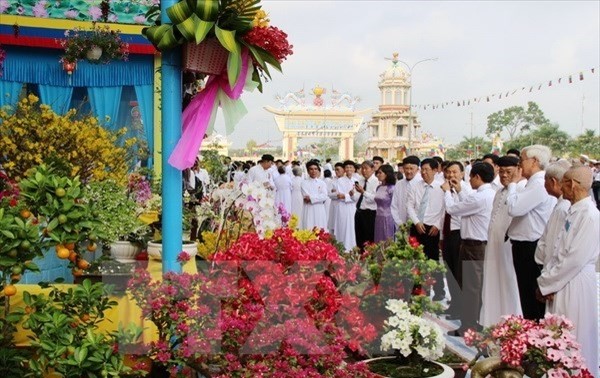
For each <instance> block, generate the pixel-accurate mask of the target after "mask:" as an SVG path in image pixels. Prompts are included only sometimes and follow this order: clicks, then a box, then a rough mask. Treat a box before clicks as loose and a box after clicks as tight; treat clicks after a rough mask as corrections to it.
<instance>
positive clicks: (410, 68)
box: [398, 58, 438, 155]
mask: <svg viewBox="0 0 600 378" xmlns="http://www.w3.org/2000/svg"><path fill="white" fill-rule="evenodd" d="M437 60H438V58H427V59H423V60H419V61H418V62H417V63H415V64H413V65H412V66H411V65H410V64H408V63H406V62H403V61H401V60H398V62H400V63H402V64H404V66H406V68H407V69H408V74H409V75H410V89H409V91H408V118H409V122H410V124H409V127H408V152H407V155H410V154H412V152H413V151H412V136H413V132H416V128H414V127H413V123H414V121H413V115H412V88H413V83H412V73H413V70H414V69H415V67H416V66H417V65H418V64H420V63H423V62H428V61H437Z"/></svg>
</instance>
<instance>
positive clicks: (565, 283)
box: [537, 167, 600, 377]
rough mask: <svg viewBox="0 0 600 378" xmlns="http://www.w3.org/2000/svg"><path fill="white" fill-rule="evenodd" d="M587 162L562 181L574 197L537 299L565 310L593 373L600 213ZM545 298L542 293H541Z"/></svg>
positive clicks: (567, 193)
mask: <svg viewBox="0 0 600 378" xmlns="http://www.w3.org/2000/svg"><path fill="white" fill-rule="evenodd" d="M591 187H592V172H591V170H590V169H589V167H577V168H571V169H570V170H569V171H567V173H565V175H564V177H563V180H562V191H563V196H564V198H566V199H567V200H569V201H570V202H571V208H570V209H569V212H568V214H567V218H566V220H565V224H564V228H563V232H564V235H563V237H562V238H561V240H560V246H559V250H558V255H556V256H554V257H553V258H552V259H551V261H550V262H548V264H547V265H546V266H545V267H544V269H543V270H542V274H541V275H540V276H539V277H538V279H537V282H538V285H539V288H538V291H537V294H538V299H544V300H546V309H547V311H548V312H550V313H554V314H559V315H564V316H566V317H567V318H569V319H570V320H571V321H572V322H573V324H574V326H575V331H574V332H575V336H576V338H577V341H578V342H579V343H580V344H581V352H582V355H583V357H584V358H585V362H586V365H587V367H588V369H589V370H590V372H591V373H592V376H594V377H600V372H599V369H598V287H597V274H596V271H595V264H596V261H597V260H598V254H599V253H600V232H598V230H600V213H599V212H598V209H597V208H596V204H595V203H594V201H593V200H592V199H591V197H590V196H589V191H590V188H591ZM540 297H542V298H540Z"/></svg>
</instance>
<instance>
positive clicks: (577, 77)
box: [412, 67, 597, 110]
mask: <svg viewBox="0 0 600 378" xmlns="http://www.w3.org/2000/svg"><path fill="white" fill-rule="evenodd" d="M586 71H587V70H586ZM586 71H579V73H578V74H570V75H567V76H563V77H559V78H558V79H556V80H548V81H544V82H542V83H538V84H536V85H531V86H523V87H521V88H517V89H513V90H509V91H506V92H505V91H502V92H498V93H494V94H491V95H486V96H479V97H474V98H469V99H465V100H455V101H447V102H442V103H437V104H415V105H412V107H413V108H414V109H422V110H435V109H445V108H449V107H451V106H457V107H460V106H470V105H471V104H478V103H480V102H490V101H493V100H501V99H502V98H506V97H508V96H512V95H514V94H516V93H517V92H525V91H528V92H529V93H531V92H533V91H534V90H535V91H541V90H542V88H547V87H552V86H556V85H560V84H567V83H568V84H573V82H575V81H583V79H584V75H583V74H584V72H586ZM589 71H590V73H591V74H595V73H596V71H597V68H595V67H594V68H591V69H590V70H589Z"/></svg>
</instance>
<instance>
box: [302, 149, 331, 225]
mask: <svg viewBox="0 0 600 378" xmlns="http://www.w3.org/2000/svg"><path fill="white" fill-rule="evenodd" d="M306 169H307V171H308V176H309V177H308V178H307V179H306V180H304V181H302V188H301V190H302V197H303V199H304V208H303V209H302V227H301V228H302V229H305V230H312V229H313V228H315V227H317V228H322V229H324V230H325V231H327V211H326V210H325V201H326V200H327V198H328V197H327V184H325V182H324V181H323V180H321V179H320V178H319V177H320V176H321V167H319V164H318V163H317V162H315V161H309V162H308V163H306Z"/></svg>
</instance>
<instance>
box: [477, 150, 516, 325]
mask: <svg viewBox="0 0 600 378" xmlns="http://www.w3.org/2000/svg"><path fill="white" fill-rule="evenodd" d="M498 167H499V170H498V176H499V177H500V183H501V184H502V185H503V188H502V189H500V190H498V191H497V192H496V196H495V197H494V205H493V208H492V216H491V220H490V227H489V228H488V243H487V246H486V248H485V258H484V259H483V284H482V293H481V313H480V314H479V324H481V325H482V326H483V327H489V326H491V325H493V324H496V323H498V322H499V321H500V320H501V318H502V316H504V315H510V314H512V315H523V311H521V301H520V300H519V287H518V285H517V276H516V274H515V268H514V265H513V258H512V252H511V244H510V241H509V240H508V239H507V238H506V231H507V230H508V226H509V225H510V222H511V221H512V217H511V216H510V215H508V205H507V204H506V197H507V196H508V189H507V187H508V184H510V183H511V181H512V179H513V176H515V175H516V176H517V177H521V168H519V158H518V157H515V156H502V157H501V158H500V159H498ZM526 182H527V180H525V179H522V180H521V181H519V182H518V184H517V186H518V188H517V189H522V188H523V187H524V186H525V183H526Z"/></svg>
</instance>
